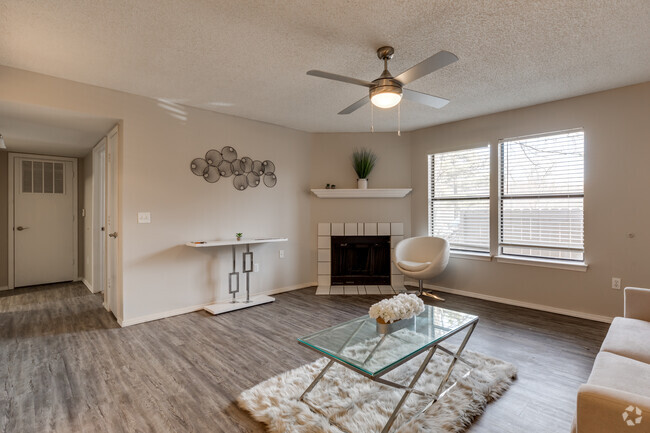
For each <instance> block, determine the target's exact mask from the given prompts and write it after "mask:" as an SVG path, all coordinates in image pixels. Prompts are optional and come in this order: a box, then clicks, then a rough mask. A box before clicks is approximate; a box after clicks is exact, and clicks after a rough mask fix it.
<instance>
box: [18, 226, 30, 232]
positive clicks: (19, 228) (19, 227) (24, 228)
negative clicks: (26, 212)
mask: <svg viewBox="0 0 650 433" xmlns="http://www.w3.org/2000/svg"><path fill="white" fill-rule="evenodd" d="M28 228H29V227H23V226H18V227H16V230H18V231H19V232H22V231H23V230H27V229H28Z"/></svg>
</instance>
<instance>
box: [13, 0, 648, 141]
mask: <svg viewBox="0 0 650 433" xmlns="http://www.w3.org/2000/svg"><path fill="white" fill-rule="evenodd" d="M306 4H307V3H305V2H301V1H298V0H288V1H283V2H260V1H253V0H238V1H228V2H226V1H196V2H187V1H180V0H141V1H137V2H132V1H127V0H110V1H109V0H98V1H95V2H81V3H80V2H78V1H72V0H63V1H57V2H43V1H40V0H6V1H3V3H2V5H0V28H1V29H2V38H0V64H3V65H7V66H11V67H15V68H20V69H26V70H30V71H34V72H40V73H44V74H48V75H52V76H56V77H61V78H66V79H70V80H74V81H79V82H83V83H88V84H94V85H97V86H102V87H107V88H110V89H116V90H122V91H125V92H130V93H134V94H138V95H144V96H149V97H152V98H164V99H166V100H170V101H173V102H176V103H180V104H185V105H191V106H195V107H201V108H205V109H209V110H214V111H218V112H222V113H227V114H232V115H236V116H241V117H245V118H250V119H255V120H260V121H264V122H269V123H273V124H277V125H282V126H287V127H290V128H294V129H299V130H304V131H309V132H335V131H340V132H346V131H368V130H369V129H370V107H369V106H366V107H364V108H363V109H360V110H358V111H357V112H355V113H354V114H352V115H349V116H338V115H337V114H336V113H337V112H338V111H340V110H341V109H342V108H344V107H346V106H348V105H349V104H351V103H352V102H354V101H356V100H357V99H359V98H360V97H362V96H363V95H364V93H365V92H366V90H365V89H364V88H362V87H356V86H352V85H345V84H343V83H336V82H329V81H327V80H323V79H319V78H315V77H309V76H306V75H305V72H306V71H307V70H309V69H322V70H326V71H331V72H334V73H339V74H343V75H349V76H354V77H358V78H362V79H366V80H371V79H374V78H376V77H377V76H378V75H379V74H380V73H381V66H382V65H381V62H380V61H379V60H378V59H377V58H376V55H375V50H376V49H377V48H378V47H379V46H381V45H385V44H389V45H392V46H394V47H395V49H396V55H395V58H394V60H393V61H392V62H391V63H390V70H391V71H392V72H393V74H395V75H396V74H398V73H400V72H402V71H403V70H405V69H407V68H409V67H411V66H413V65H415V64H416V63H418V62H420V61H421V60H423V59H424V58H426V57H428V56H430V55H432V54H434V53H436V52H437V51H439V50H441V49H445V50H448V51H451V52H453V53H455V54H456V55H458V57H459V58H460V61H458V62H456V63H455V64H453V65H451V66H449V67H447V68H445V69H443V70H441V71H437V72H435V73H433V74H431V75H429V76H427V77H425V78H422V79H420V80H418V81H416V82H414V83H412V84H411V85H410V86H409V87H410V88H411V89H413V90H417V91H421V92H427V93H431V94H434V95H437V96H441V97H445V98H448V99H450V100H451V103H450V104H449V105H448V106H446V107H445V108H443V109H442V110H436V109H433V108H428V107H423V106H421V105H418V104H415V103H412V102H409V101H405V102H404V104H403V106H402V113H401V115H402V129H403V130H414V129H418V128H422V127H426V126H431V125H435V124H441V123H446V122H450V121H454V120H460V119H464V118H469V117H474V116H478V115H482V114H487V113H493V112H498V111H503V110H508V109H513V108H518V107H523V106H529V105H534V104H538V103H543V102H547V101H552V100H557V99H562V98H567V97H571V96H577V95H581V94H586V93H592V92H596V91H600V90H605V89H610V88H615V87H621V86H625V85H629V84H634V83H640V82H645V81H648V80H650V26H648V25H647V23H648V22H650V2H648V1H646V0H631V1H616V0H591V1H587V0H573V1H566V0H543V1H541V0H540V1H516V0H503V1H476V0H454V1H452V0H449V1H431V0H417V1H408V2H405V1H395V0H393V1H375V0H373V1H371V0H361V1H356V2H349V1H344V0H331V1H327V2H310V3H309V4H308V6H306ZM396 127H397V112H396V110H394V109H393V110H387V111H382V112H379V110H375V130H376V131H392V130H395V129H396Z"/></svg>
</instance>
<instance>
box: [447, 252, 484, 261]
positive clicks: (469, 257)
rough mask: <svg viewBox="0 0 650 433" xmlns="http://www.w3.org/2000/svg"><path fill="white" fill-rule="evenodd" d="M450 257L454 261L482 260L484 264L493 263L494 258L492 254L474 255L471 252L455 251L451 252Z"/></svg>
mask: <svg viewBox="0 0 650 433" xmlns="http://www.w3.org/2000/svg"><path fill="white" fill-rule="evenodd" d="M449 257H451V258H453V259H467V260H481V261H484V262H491V261H492V256H491V255H490V253H474V252H469V251H454V250H451V251H450V252H449Z"/></svg>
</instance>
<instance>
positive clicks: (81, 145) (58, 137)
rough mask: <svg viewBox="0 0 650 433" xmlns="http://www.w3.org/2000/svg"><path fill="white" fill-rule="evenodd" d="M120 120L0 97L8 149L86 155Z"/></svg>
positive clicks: (1, 127)
mask: <svg viewBox="0 0 650 433" xmlns="http://www.w3.org/2000/svg"><path fill="white" fill-rule="evenodd" d="M116 123H117V121H116V120H114V119H104V118H98V117H91V116H86V115H82V114H79V113H72V112H69V111H65V110H56V109H52V108H46V107H38V106H34V105H27V104H17V103H14V102H7V101H0V134H2V136H3V137H4V139H5V143H6V145H7V151H11V152H24V153H39V154H45V155H58V156H75V157H80V156H85V155H87V154H88V152H89V151H90V149H92V148H93V147H94V146H95V144H97V142H99V140H101V138H102V137H103V136H105V135H106V134H107V133H108V132H109V131H110V129H111V128H112V127H113V126H115V124H116Z"/></svg>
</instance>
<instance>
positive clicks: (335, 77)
mask: <svg viewBox="0 0 650 433" xmlns="http://www.w3.org/2000/svg"><path fill="white" fill-rule="evenodd" d="M307 75H313V76H314V77H321V78H327V79H329V80H335V81H342V82H344V83H349V84H356V85H357V86H363V87H372V83H371V82H370V81H365V80H359V79H358V78H352V77H346V76H345V75H338V74H331V73H329V72H324V71H317V70H315V69H312V70H311V71H307Z"/></svg>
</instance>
